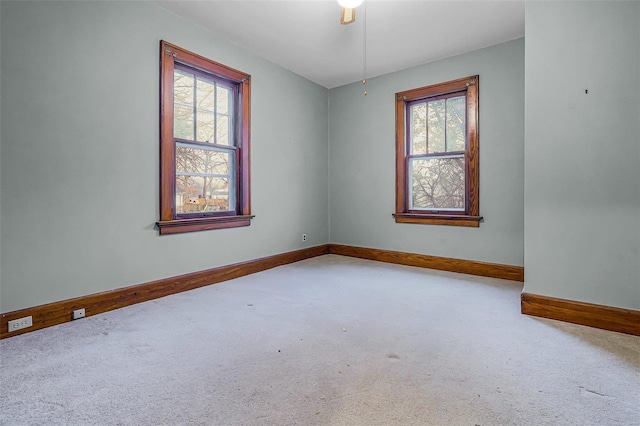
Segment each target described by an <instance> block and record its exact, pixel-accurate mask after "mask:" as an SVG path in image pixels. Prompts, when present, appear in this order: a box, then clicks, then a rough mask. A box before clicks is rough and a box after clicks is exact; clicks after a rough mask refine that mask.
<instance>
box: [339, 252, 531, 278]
mask: <svg viewBox="0 0 640 426" xmlns="http://www.w3.org/2000/svg"><path fill="white" fill-rule="evenodd" d="M329 252H330V253H331V254H339V255H342V256H351V257H359V258H361V259H369V260H377V261H379V262H387V263H397V264H400V265H407V266H417V267H420V268H429V269H438V270H441V271H449V272H459V273H463V274H470V275H480V276H483V277H492V278H501V279H505V280H513V281H520V282H523V281H524V268H523V267H522V266H513V265H501V264H498V263H486V262H477V261H474V260H463V259H453V258H450V257H439V256H429V255H426V254H415V253H405V252H400V251H390V250H381V249H372V248H365V247H354V246H345V245H341V244H329Z"/></svg>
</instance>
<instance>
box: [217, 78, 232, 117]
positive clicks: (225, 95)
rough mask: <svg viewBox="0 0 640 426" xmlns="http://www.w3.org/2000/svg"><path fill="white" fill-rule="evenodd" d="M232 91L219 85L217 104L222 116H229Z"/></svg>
mask: <svg viewBox="0 0 640 426" xmlns="http://www.w3.org/2000/svg"><path fill="white" fill-rule="evenodd" d="M230 92H231V91H230V90H229V89H228V88H226V87H221V86H220V85H218V87H217V90H216V94H217V96H218V98H217V99H216V104H217V107H218V112H219V113H220V114H229V109H230V107H229V101H230V100H231V96H230Z"/></svg>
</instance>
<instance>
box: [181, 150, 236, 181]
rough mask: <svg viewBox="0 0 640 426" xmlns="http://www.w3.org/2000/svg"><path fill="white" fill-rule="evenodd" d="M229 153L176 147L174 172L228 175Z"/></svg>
mask: <svg viewBox="0 0 640 426" xmlns="http://www.w3.org/2000/svg"><path fill="white" fill-rule="evenodd" d="M230 157H231V153H229V152H222V151H213V150H208V149H199V148H190V147H185V146H178V147H176V172H178V173H186V174H196V173H202V174H215V175H229V174H230V173H229V166H230V165H231V167H233V166H232V163H231V162H230Z"/></svg>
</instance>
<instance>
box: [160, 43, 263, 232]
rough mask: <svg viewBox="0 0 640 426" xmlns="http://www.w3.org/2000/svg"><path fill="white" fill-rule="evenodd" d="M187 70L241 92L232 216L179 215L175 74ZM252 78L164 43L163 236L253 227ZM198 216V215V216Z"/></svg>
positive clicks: (162, 63)
mask: <svg viewBox="0 0 640 426" xmlns="http://www.w3.org/2000/svg"><path fill="white" fill-rule="evenodd" d="M176 65H178V66H186V67H188V68H192V69H194V70H195V71H199V72H203V73H205V74H208V75H212V76H215V77H216V78H220V79H224V80H226V81H227V82H230V83H232V84H234V85H235V86H236V87H237V90H238V96H237V102H238V103H239V105H238V106H237V108H238V110H237V111H238V112H237V115H238V116H237V117H236V119H237V120H238V121H239V123H238V125H237V126H236V132H237V135H236V142H235V146H236V153H237V155H236V165H237V167H236V185H235V186H236V187H235V191H236V193H235V196H236V208H235V213H234V214H232V215H229V214H223V215H216V216H206V217H185V215H178V214H177V213H176V205H175V204H176V201H175V182H176V138H175V137H174V131H173V126H174V121H173V120H174V111H173V108H174V107H173V102H174V99H173V84H174V83H173V78H174V77H173V73H174V69H175V68H176ZM250 139H251V76H250V75H249V74H246V73H243V72H242V71H238V70H235V69H233V68H230V67H227V66H226V65H222V64H219V63H217V62H214V61H212V60H210V59H207V58H205V57H202V56H200V55H197V54H195V53H193V52H190V51H188V50H185V49H182V48H180V47H178V46H175V45H173V44H171V43H168V42H166V41H164V40H162V41H161V42H160V220H159V221H158V222H156V225H157V226H158V229H159V230H160V234H161V235H163V234H177V233H183V232H194V231H204V230H208V229H221V228H235V227H240V226H249V225H250V224H251V219H252V218H253V217H254V216H253V215H251V191H250ZM194 216H195V215H194Z"/></svg>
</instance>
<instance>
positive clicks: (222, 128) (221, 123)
mask: <svg viewBox="0 0 640 426" xmlns="http://www.w3.org/2000/svg"><path fill="white" fill-rule="evenodd" d="M216 127H217V129H218V133H217V140H216V143H219V144H220V145H229V117H227V116H226V115H222V114H218V121H217V122H216Z"/></svg>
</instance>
